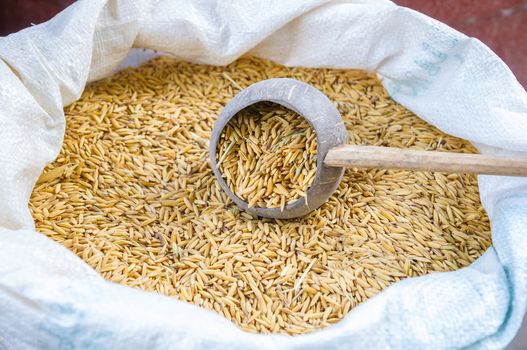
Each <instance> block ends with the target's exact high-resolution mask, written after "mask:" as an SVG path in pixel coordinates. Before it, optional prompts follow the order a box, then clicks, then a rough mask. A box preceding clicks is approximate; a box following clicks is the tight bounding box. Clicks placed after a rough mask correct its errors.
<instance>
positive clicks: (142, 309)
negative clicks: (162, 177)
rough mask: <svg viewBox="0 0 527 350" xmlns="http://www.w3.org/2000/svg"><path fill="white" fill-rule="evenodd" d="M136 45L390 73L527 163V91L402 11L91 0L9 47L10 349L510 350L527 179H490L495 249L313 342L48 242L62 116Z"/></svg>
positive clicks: (4, 210)
mask: <svg viewBox="0 0 527 350" xmlns="http://www.w3.org/2000/svg"><path fill="white" fill-rule="evenodd" d="M132 47H137V48H148V49H154V50H158V51H160V52H165V53H168V54H172V55H174V56H176V57H177V58H179V59H183V60H189V61H192V62H199V63H208V64H218V65H221V64H227V63H229V62H232V61H233V60H235V59H236V58H237V57H239V56H240V55H242V54H247V53H248V54H253V55H257V56H260V57H264V58H269V59H272V60H275V61H277V62H279V63H282V64H285V65H291V66H296V65H301V66H312V67H338V68H360V69H369V70H373V71H376V72H377V73H379V74H380V75H381V76H382V77H383V84H384V85H385V86H386V87H387V89H388V90H389V92H390V93H391V95H392V96H393V97H394V98H395V99H396V100H397V101H399V102H400V103H402V104H403V105H405V106H406V107H407V108H409V109H411V110H412V111H414V112H416V113H417V114H419V115H420V116H421V117H423V118H425V119H426V120H427V121H429V122H430V123H432V124H434V125H436V126H438V127H439V128H441V129H442V130H443V131H445V132H448V133H450V134H453V135H456V136H459V137H463V138H465V139H468V140H470V141H472V142H474V143H475V144H476V145H477V146H478V147H479V148H480V150H481V151H482V152H483V153H493V154H504V155H506V154H515V155H519V156H525V153H523V152H527V137H526V135H527V94H526V92H525V90H524V89H523V88H522V87H521V86H520V85H519V84H518V82H517V80H516V79H515V77H514V76H513V74H512V73H511V72H510V70H509V69H508V68H507V66H506V65H505V64H504V63H503V62H502V61H501V60H500V59H499V58H498V57H497V56H496V55H495V54H493V53H492V52H491V51H490V50H489V49H488V48H487V47H486V46H484V45H483V44H482V43H481V42H479V41H478V40H475V39H472V38H468V37H466V36H464V35H463V34H460V33H459V32H456V31H455V30H453V29H451V28H449V27H448V26H446V25H444V24H442V23H440V22H438V21H435V20H433V19H431V18H429V17H426V16H425V15H422V14H420V13H417V12H414V11H411V10H408V9H405V8H400V7H397V6H395V5H394V4H392V3H391V2H388V1H366V0H363V1H326V0H308V1H297V0H291V1H285V0H269V1H220V0H217V1H190V0H179V1H169V0H159V1H147V0H141V1H132V0H122V1H117V0H113V1H112V0H108V1H103V0H80V1H78V2H76V3H75V4H73V5H72V6H70V7H69V8H68V9H66V10H65V11H63V12H62V13H60V14H59V15H57V16H56V17H55V18H53V19H52V20H51V21H49V22H46V23H44V24H41V25H38V26H34V27H31V28H28V29H26V30H23V31H21V32H19V33H16V34H13V35H10V36H8V37H5V38H0V81H1V83H0V105H1V106H2V108H0V181H1V183H0V185H1V186H0V349H55V350H61V349H142V348H148V349H178V348H179V349H208V350H210V349H216V348H227V347H228V348H230V349H245V348H247V349H249V348H250V349H322V348H323V349H352V348H353V349H366V348H372V349H399V348H400V349H422V348H430V349H453V348H474V349H476V348H477V349H500V348H503V347H504V346H505V345H506V344H507V343H508V342H509V341H510V340H511V339H512V337H513V336H514V334H515V332H516V331H517V329H518V327H519V325H520V322H521V320H522V318H523V315H524V313H525V309H526V299H527V254H525V250H526V248H527V180H526V179H523V178H497V177H491V176H481V177H480V179H479V180H480V189H481V196H482V200H483V204H484V205H485V207H486V209H487V211H488V213H489V215H490V218H491V221H492V236H493V247H492V248H490V249H489V250H488V251H487V252H486V253H485V254H484V255H483V256H482V257H481V258H480V259H479V260H478V261H477V262H476V263H474V264H473V265H471V266H470V267H468V268H465V269H462V270H459V271H456V272H451V273H436V274H431V275H428V276H424V277H420V278H412V279H407V280H404V281H402V282H399V283H396V284H394V285H393V286H391V287H389V288H388V289H386V290H385V291H384V292H382V293H381V294H379V295H378V296H376V297H374V298H372V299H370V300H369V301H367V302H365V303H364V304H362V305H360V306H359V307H357V308H355V309H354V310H353V311H352V312H351V313H350V314H349V315H348V316H347V317H346V318H345V319H344V320H342V321H341V322H340V323H338V324H337V325H335V326H332V327H330V328H328V329H325V330H322V331H319V332H315V333H313V334H308V335H303V336H297V337H287V336H282V335H255V334H249V333H244V332H243V331H241V330H239V329H238V328H237V327H235V326H234V325H233V324H232V323H230V322H229V321H227V320H226V319H224V318H222V317H221V316H218V315H216V314H214V313H211V312H209V311H206V310H203V309H200V308H198V307H197V306H193V305H190V304H186V303H183V302H179V301H177V300H176V299H175V298H168V297H164V296H160V295H156V294H151V293H145V292H141V291H139V290H135V289H132V288H128V287H124V286H120V285H117V284H113V283H110V282H106V281H104V280H103V279H102V278H101V277H100V276H99V275H98V274H97V273H96V272H95V271H93V270H92V269H91V268H90V267H89V266H88V265H86V264H85V263H84V262H82V261H81V260H80V259H79V258H78V257H76V256H75V255H74V254H73V253H71V252H69V251H68V250H66V249H65V248H63V247H62V246H60V245H58V244H57V243H55V242H53V241H52V240H51V239H49V238H47V237H45V236H44V235H42V234H40V233H37V232H35V230H34V223H33V221H32V218H31V216H30V213H29V210H28V206H27V203H28V199H29V196H30V193H31V190H32V188H33V186H34V184H35V181H36V179H37V178H38V176H39V174H40V173H41V171H42V170H43V168H44V166H45V165H46V164H47V163H49V162H51V161H52V160H53V159H54V158H55V157H56V156H57V154H58V152H59V149H60V145H61V142H62V138H63V133H64V127H65V122H64V114H63V111H62V108H63V106H64V105H67V104H69V103H71V102H73V101H74V100H76V99H77V98H79V96H80V94H81V92H82V90H83V89H84V87H85V85H86V83H87V82H89V81H92V80H95V79H99V78H101V77H104V76H107V75H109V74H111V73H112V72H113V71H114V70H115V69H116V67H118V66H119V64H120V63H121V62H122V61H123V60H124V59H125V57H126V56H127V54H128V52H129V51H130V49H131V48H132Z"/></svg>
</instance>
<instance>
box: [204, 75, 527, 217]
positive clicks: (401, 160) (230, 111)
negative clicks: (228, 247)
mask: <svg viewBox="0 0 527 350" xmlns="http://www.w3.org/2000/svg"><path fill="white" fill-rule="evenodd" d="M262 101H268V102H273V103H277V104H280V105H282V106H284V107H286V108H289V109H291V110H293V111H295V112H296V113H298V114H300V115H301V116H303V117H304V118H305V119H306V120H307V121H308V122H309V124H310V125H311V126H312V127H313V129H314V130H315V133H316V137H317V172H316V175H315V179H314V180H313V183H312V184H311V186H310V187H309V189H308V190H307V192H306V197H305V198H300V199H298V200H296V201H294V202H292V203H289V204H288V205H286V206H285V208H284V210H281V209H280V208H260V207H252V208H249V206H248V203H247V202H245V201H244V200H242V199H241V198H239V197H238V196H236V195H235V194H234V193H233V192H232V191H231V190H230V188H229V186H228V185H227V183H226V182H225V180H224V179H223V177H222V174H221V172H220V170H219V168H218V166H217V161H216V152H217V143H218V140H219V138H220V135H221V132H222V130H223V128H224V127H225V126H226V125H227V124H228V123H229V121H230V120H231V119H232V118H233V117H234V116H235V115H236V113H238V112H239V111H241V110H242V109H244V108H246V107H248V106H250V105H253V104H255V103H258V102H262ZM347 135H348V134H347V130H346V127H345V126H344V122H343V121H342V118H341V116H340V113H339V111H338V110H337V109H336V108H335V106H334V105H333V104H332V103H331V101H330V100H329V99H328V98H327V97H326V95H324V94H323V93H322V92H320V91H319V90H317V89H316V88H314V87H313V86H311V85H309V84H306V83H303V82H301V81H298V80H294V79H286V78H279V79H269V80H263V81H260V82H258V83H255V84H253V85H251V86H249V87H248V88H246V89H244V90H242V91H240V92H239V93H238V94H237V95H236V96H234V98H233V99H232V100H230V101H229V103H228V104H227V105H226V106H225V108H224V109H223V111H222V112H221V114H220V116H219V117H218V119H217V121H216V123H215V124H214V128H213V130H212V137H211V141H210V148H209V157H210V160H211V165H212V169H213V171H214V174H215V176H216V178H217V180H218V181H219V183H220V185H221V187H222V188H223V190H224V191H225V192H226V193H227V194H228V195H229V197H230V198H231V199H232V200H233V201H234V202H235V203H236V205H238V207H240V208H241V209H243V210H245V211H247V212H249V213H251V214H253V215H257V216H263V217H269V218H277V219H291V218H295V217H299V216H303V215H306V214H308V213H309V212H311V211H313V210H315V209H317V208H318V207H319V206H321V205H322V204H324V202H326V200H327V199H328V198H329V197H330V196H331V195H332V194H333V192H334V191H335V190H336V189H337V187H338V185H339V183H340V180H341V178H342V175H343V174H344V168H381V169H403V170H418V171H441V172H450V173H475V174H488V175H508V176H527V159H509V158H501V157H491V156H484V155H480V154H462V153H446V152H433V151H418V150H410V149H400V148H393V147H376V146H353V145H348V144H346V143H347V140H348V136H347Z"/></svg>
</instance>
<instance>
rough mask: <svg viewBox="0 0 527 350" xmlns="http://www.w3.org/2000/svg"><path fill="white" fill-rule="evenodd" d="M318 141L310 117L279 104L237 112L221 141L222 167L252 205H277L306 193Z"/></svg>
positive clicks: (229, 182) (237, 191)
mask: <svg viewBox="0 0 527 350" xmlns="http://www.w3.org/2000/svg"><path fill="white" fill-rule="evenodd" d="M316 154H317V140H316V137H315V132H314V131H313V129H312V128H311V126H310V125H309V124H308V122H307V121H306V120H305V119H304V118H303V117H302V116H300V115H298V114H297V113H295V112H293V111H291V110H289V109H287V108H285V107H281V106H279V105H277V104H274V103H266V102H261V103H257V104H255V105H252V106H250V107H248V108H245V109H243V110H242V111H240V112H239V113H237V114H236V115H235V116H234V118H233V119H231V121H230V122H229V123H228V124H227V126H226V127H225V129H224V130H223V132H222V134H221V136H220V140H219V142H218V154H217V159H218V167H219V169H220V171H221V173H222V175H223V177H224V178H225V180H226V182H227V185H228V186H229V188H230V189H231V191H232V192H233V193H234V194H236V195H237V196H238V197H240V198H241V199H243V200H244V201H246V202H248V204H249V207H255V206H257V207H266V208H277V207H281V208H282V209H283V207H284V206H285V205H287V204H288V203H290V202H294V201H295V200H297V199H298V198H300V197H305V196H306V191H307V189H308V188H309V186H311V183H312V182H313V179H314V178H315V173H316Z"/></svg>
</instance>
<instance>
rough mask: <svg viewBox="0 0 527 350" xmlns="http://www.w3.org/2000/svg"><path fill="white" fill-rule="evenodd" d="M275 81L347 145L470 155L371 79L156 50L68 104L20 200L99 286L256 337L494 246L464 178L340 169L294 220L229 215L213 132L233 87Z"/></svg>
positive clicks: (298, 328) (473, 189) (292, 329)
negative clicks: (323, 107)
mask: <svg viewBox="0 0 527 350" xmlns="http://www.w3.org/2000/svg"><path fill="white" fill-rule="evenodd" d="M275 77H289V78H294V79H299V80H302V81H305V82H307V83H310V84H313V85H314V86H316V87H317V88H319V89H320V90H322V92H324V93H325V94H326V95H328V97H329V98H330V99H331V100H332V101H334V103H335V104H336V106H337V107H338V109H339V110H340V112H341V113H342V116H343V118H344V121H345V123H346V127H347V128H348V130H349V138H350V143H352V144H367V145H381V146H393V147H402V148H415V149H430V150H444V151H449V152H469V153H471V152H474V148H473V147H472V146H471V145H470V144H469V143H467V142H466V141H463V140H460V139H457V138H455V137H452V136H448V135H446V134H444V133H442V132H440V131H439V130H437V129H436V128H434V127H432V126H430V125H429V124H427V123H426V122H424V121H423V120H421V119H419V118H418V117H416V116H415V115H414V114H413V113H412V112H410V111H408V110H406V109H405V108H404V107H402V106H400V105H399V104H397V103H395V102H394V101H393V100H391V99H390V98H389V96H388V95H387V93H386V91H385V90H384V89H383V87H382V86H381V85H380V83H379V81H378V79H377V78H376V77H375V75H374V74H370V73H367V72H363V71H352V70H331V69H307V68H285V67H282V66H279V65H276V64H273V63H271V62H269V61H264V60H259V59H254V58H243V59H240V60H238V61H236V62H234V63H232V64H230V65H228V66H227V67H214V66H206V65H196V64H189V63H185V62H178V61H175V60H173V59H169V58H158V59H154V60H152V61H150V62H149V63H147V64H145V65H143V66H141V67H139V68H135V69H127V70H125V71H123V72H120V73H118V74H116V75H115V76H113V77H111V78H109V79H105V80H102V81H99V82H96V83H93V84H91V85H89V86H88V87H87V88H86V91H85V92H84V93H83V95H82V97H81V99H80V100H79V101H77V102H75V103H73V104H72V105H70V106H68V107H66V109H65V111H66V120H67V129H66V135H65V140H64V144H63V147H62V150H61V152H60V155H59V156H58V158H57V160H56V161H55V162H54V163H53V164H51V165H50V166H48V167H47V168H46V170H45V173H44V174H43V175H42V177H41V178H40V179H39V182H38V183H37V185H36V187H35V189H34V191H33V194H32V197H31V201H30V208H31V211H32V213H33V217H34V219H35V222H36V226H37V228H38V230H40V232H42V233H44V234H46V235H47V236H49V237H50V238H52V239H53V240H55V241H57V242H59V243H60V244H62V245H64V246H65V247H67V248H68V249H70V250H72V251H73V252H75V253H76V254H77V255H78V256H80V257H81V258H82V259H83V260H84V261H86V262H87V263H88V264H90V265H91V266H92V267H93V268H95V269H96V270H97V271H99V272H100V273H101V274H102V275H103V276H104V278H106V279H108V280H110V281H114V282H117V283H121V284H125V285H128V286H132V287H137V288H141V289H143V290H147V291H155V292H158V293H162V294H166V295H171V296H174V297H177V298H178V299H180V300H185V301H189V302H191V303H194V304H196V305H200V306H202V307H205V308H208V309H212V310H215V311H216V312H218V313H220V314H222V315H224V316H225V317H227V318H228V319H231V320H232V321H233V322H234V323H236V324H237V325H239V326H240V327H242V328H243V329H245V330H248V331H251V332H262V333H268V332H283V333H288V334H299V333H305V332H309V331H312V330H314V329H317V328H320V327H325V326H327V325H329V324H332V323H335V322H337V321H339V320H340V319H341V318H343V317H344V316H345V315H346V313H348V312H349V311H350V310H351V309H352V308H353V307H355V306H356V305H357V304H359V303H361V302H363V301H364V300H366V299H368V298H370V297H372V296H374V295H376V294H377V293H379V292H380V291H381V290H383V289H384V288H386V287H387V286H389V285H390V284H392V283H394V282H396V281H399V280H401V279H404V278H406V277H408V276H418V275H424V274H427V273H430V272H434V271H451V270H455V269H458V268H461V267H464V266H467V265H468V264H470V263H471V262H472V261H474V260H475V259H476V258H478V257H479V256H480V255H481V254H482V253H483V251H484V250H485V249H486V248H488V247H489V245H490V244H491V241H490V228H489V220H488V217H487V215H486V213H485V211H484V209H483V208H482V206H481V203H480V200H479V195H478V187H477V180H476V177H475V176H473V175H462V174H450V175H448V174H443V173H429V172H411V171H398V170H397V171H391V170H384V169H374V170H360V169H359V170H347V171H346V173H345V176H344V178H343V180H342V182H341V184H340V186H339V188H338V190H337V192H335V194H333V196H332V197H331V198H330V199H329V200H328V202H327V203H326V204H325V205H323V206H322V207H321V208H319V209H318V210H316V211H315V212H313V213H311V214H310V215H308V216H306V217H304V218H301V219H295V220H287V221H286V220H283V221H281V220H271V219H257V218H252V217H251V216H250V215H249V214H247V213H244V212H240V211H239V210H238V209H237V208H236V206H235V205H234V204H233V203H232V202H231V201H230V200H229V199H228V197H227V195H226V194H225V193H224V192H223V191H222V190H221V188H220V186H219V184H218V183H217V181H216V180H215V178H214V175H213V173H212V170H211V168H210V165H209V162H208V149H207V147H208V139H209V137H210V133H211V129H212V126H213V123H214V121H215V119H216V116H217V115H218V114H219V113H220V111H221V109H222V108H223V106H224V105H225V104H226V103H227V101H228V100H229V99H230V98H232V97H233V96H234V95H235V94H236V93H237V92H238V91H239V90H240V88H243V87H246V86H248V85H250V84H251V83H254V82H257V81H259V80H262V79H268V78H275ZM233 175H234V174H233ZM248 195H249V194H248Z"/></svg>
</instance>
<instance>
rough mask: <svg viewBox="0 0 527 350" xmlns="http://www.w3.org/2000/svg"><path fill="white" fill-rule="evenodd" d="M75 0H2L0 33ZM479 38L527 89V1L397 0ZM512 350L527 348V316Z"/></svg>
mask: <svg viewBox="0 0 527 350" xmlns="http://www.w3.org/2000/svg"><path fill="white" fill-rule="evenodd" d="M72 2H73V1H72V0H0V36H5V35H8V34H10V33H14V32H17V31H19V30H20V29H23V28H25V27H28V26H30V25H31V24H38V23H42V22H44V21H47V20H48V19H50V18H51V17H53V16H54V15H55V14H56V13H58V12H60V11H61V10H62V9H64V8H65V7H66V6H68V5H69V4H71V3H72ZM395 2H396V3H397V4H399V5H402V6H406V7H410V8H413V9H415V10H417V11H420V12H423V13H425V14H427V15H429V16H431V17H434V18H436V19H438V20H440V21H442V22H444V23H446V24H448V25H450V26H451V27H453V28H455V29H457V30H459V31H461V32H463V33H465V34H467V35H469V36H473V37H476V38H478V39H479V40H481V41H483V42H484V43H485V44H487V45H488V46H489V47H490V48H491V49H492V50H493V51H494V52H496V53H497V54H498V56H500V57H501V58H502V59H503V60H504V61H505V63H507V64H508V65H509V67H510V68H511V70H512V71H513V72H514V74H515V75H516V77H517V78H518V80H519V81H520V83H521V84H522V85H523V87H526V88H527V0H395ZM508 349H509V350H524V349H525V350H527V317H526V319H525V320H524V326H523V327H522V330H521V331H520V333H519V334H518V336H517V337H516V339H515V340H514V341H513V343H512V344H511V345H510V346H509V348H508Z"/></svg>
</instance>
